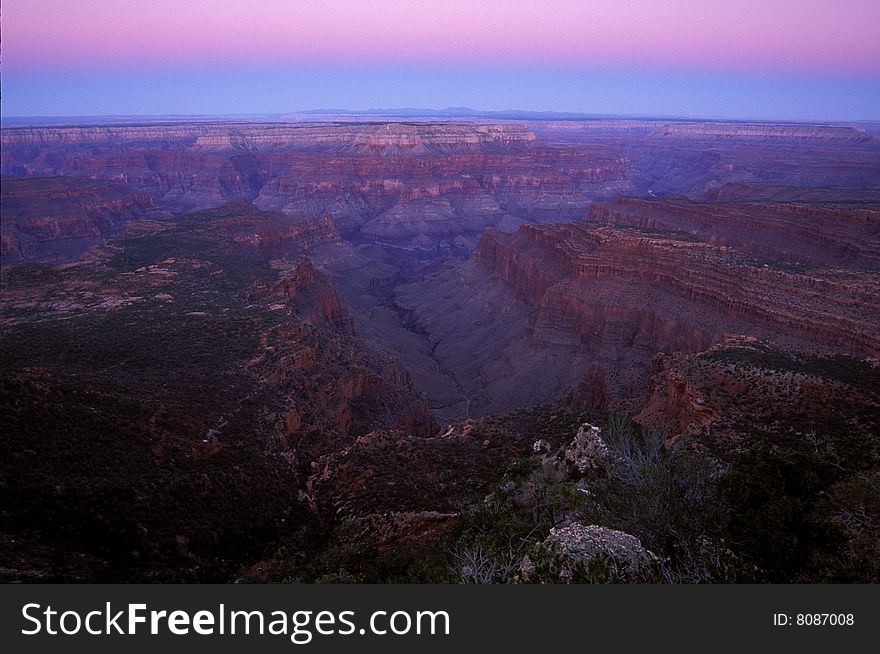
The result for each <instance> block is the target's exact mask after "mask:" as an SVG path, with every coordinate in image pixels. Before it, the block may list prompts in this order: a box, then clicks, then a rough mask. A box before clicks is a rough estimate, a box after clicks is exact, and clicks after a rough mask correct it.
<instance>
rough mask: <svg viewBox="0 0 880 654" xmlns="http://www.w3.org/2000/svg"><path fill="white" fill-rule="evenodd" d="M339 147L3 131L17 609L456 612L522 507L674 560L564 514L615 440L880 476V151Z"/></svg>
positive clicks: (392, 132)
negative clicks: (64, 586)
mask: <svg viewBox="0 0 880 654" xmlns="http://www.w3.org/2000/svg"><path fill="white" fill-rule="evenodd" d="M304 119H305V120H303V121H301V122H295V121H293V119H291V122H274V123H260V122H244V121H240V122H222V121H201V122H173V123H162V124H154V123H150V122H148V121H145V122H143V123H138V124H134V123H133V124H111V125H78V126H70V125H67V126H45V125H41V126H35V127H26V126H22V127H14V128H4V129H2V130H0V143H2V161H0V174H2V193H0V199H2V215H3V228H2V252H0V255H2V300H0V334H2V341H0V342H2V348H3V356H2V361H3V365H2V384H3V392H2V401H3V407H4V415H5V416H6V419H5V422H6V424H7V426H8V427H9V430H8V434H9V435H8V436H7V437H4V440H3V448H4V449H3V452H2V456H3V460H4V461H11V462H14V465H9V466H4V471H3V475H2V477H3V481H2V483H3V488H4V495H6V496H7V497H8V498H9V499H8V500H5V501H4V506H3V512H4V513H3V515H4V524H3V527H2V528H0V542H2V543H3V548H2V549H0V556H2V557H3V558H2V565H0V568H2V569H3V571H4V572H3V573H2V574H3V575H5V576H4V578H8V579H9V580H44V581H45V580H54V579H81V580H112V581H126V580H183V581H194V580H198V581H216V580H229V579H246V580H256V581H261V580H262V581H265V580H269V581H278V580H308V581H314V580H329V581H334V580H336V581H340V580H341V581H346V580H348V581H352V580H354V581H364V580H368V581H376V580H381V581H386V580H390V579H395V580H408V579H417V580H429V579H432V580H436V579H435V577H434V576H431V575H439V576H438V577H437V579H440V580H445V579H446V577H443V574H448V570H447V572H446V573H443V572H438V570H440V569H441V568H442V569H443V570H446V569H447V568H448V565H449V563H448V561H447V560H446V559H445V558H444V557H447V555H448V551H447V550H448V546H449V545H450V543H459V544H461V542H464V541H461V540H456V539H462V538H465V539H466V538H467V537H469V536H468V534H472V533H474V530H475V529H476V530H477V531H479V529H478V527H479V525H480V524H482V523H479V522H474V520H476V518H475V517H474V516H480V515H482V513H480V512H481V511H483V510H484V509H481V508H480V507H481V506H482V507H485V506H489V505H492V506H494V504H492V502H496V501H497V502H498V503H499V506H501V505H502V504H504V502H508V503H511V502H512V504H510V506H513V507H514V509H515V511H517V512H519V513H517V515H519V516H520V517H519V518H517V519H520V518H522V516H523V515H525V514H528V515H529V516H530V517H529V518H528V519H529V520H538V522H537V523H535V524H536V525H538V524H539V525H540V526H533V527H530V529H532V531H533V532H534V533H540V534H543V535H544V536H546V535H547V533H549V532H548V529H549V528H550V527H556V526H557V524H556V517H553V518H547V517H546V516H547V515H552V516H556V513H558V512H560V511H561V513H560V515H562V516H568V517H567V518H565V519H567V520H575V519H577V520H581V519H586V518H585V516H588V515H589V516H593V519H595V520H604V522H602V523H601V524H603V525H604V526H605V527H607V528H613V529H624V530H625V531H626V530H627V529H628V530H629V532H633V533H636V535H637V536H639V538H641V539H642V541H643V542H647V543H649V544H650V545H651V547H653V548H655V549H656V548H659V547H665V545H663V543H664V542H665V541H664V540H663V539H662V538H661V537H660V536H658V535H657V534H656V533H655V532H652V531H651V528H649V527H648V526H645V525H636V526H633V525H630V524H628V523H626V521H625V520H624V518H623V517H621V516H622V515H623V514H620V513H614V510H613V508H609V507H613V506H616V505H614V499H613V498H614V496H615V493H617V491H614V492H611V491H608V493H607V496H602V497H603V498H604V499H602V502H604V503H605V504H603V505H602V506H603V507H604V508H601V510H600V509H596V507H593V509H589V510H588V509H587V508H584V506H583V505H582V504H577V507H578V508H577V509H576V510H575V509H572V508H571V506H574V504H572V505H571V506H569V504H565V507H568V508H562V509H559V508H558V507H557V508H552V507H551V509H552V510H551V509H548V508H547V507H546V506H544V505H543V504H542V505H541V507H543V508H540V510H539V508H535V507H536V505H535V502H537V501H538V500H537V499H536V498H539V497H544V496H543V495H541V493H543V492H544V491H542V490H541V488H544V487H543V486H540V484H545V483H551V486H552V485H553V484H555V486H553V488H554V489H555V490H554V491H553V492H554V493H563V494H565V493H569V494H570V491H572V489H574V491H577V489H581V490H583V488H582V486H583V484H586V483H589V484H592V485H591V486H590V488H593V489H599V490H601V489H602V488H604V486H602V484H607V483H611V482H610V481H609V480H608V478H607V477H608V475H605V477H602V475H599V478H597V479H592V478H589V475H588V474H586V473H584V471H581V473H584V474H581V473H577V474H576V473H574V472H572V471H571V470H569V469H567V468H566V469H563V467H564V466H563V467H560V465H561V464H559V465H557V463H554V461H556V459H559V460H563V459H565V456H567V455H565V456H564V453H565V452H566V451H567V449H568V450H570V449H572V448H573V449H575V450H576V449H577V448H578V447H581V446H580V445H577V443H578V442H580V441H578V440H577V439H578V438H581V437H582V435H583V434H584V433H593V432H590V431H589V430H586V429H587V428H586V427H584V425H585V424H586V423H589V424H591V425H592V424H595V425H599V424H601V425H603V427H602V428H601V430H600V431H601V433H603V434H604V436H603V438H606V439H607V446H608V448H610V450H614V448H615V447H617V448H621V447H623V448H624V450H622V451H624V452H626V451H627V450H626V449H625V447H628V446H623V445H621V442H623V441H626V440H627V439H630V440H632V441H633V442H641V441H639V439H644V440H645V442H648V441H650V439H651V438H654V435H656V434H661V436H660V437H659V438H660V439H661V441H662V447H661V448H660V449H659V450H657V452H661V453H662V452H668V453H678V452H680V451H681V452H684V454H682V455H681V456H685V457H687V456H691V455H693V454H694V453H699V457H701V460H706V461H709V462H711V466H712V469H713V470H714V471H715V472H713V475H716V476H719V475H722V474H731V475H732V474H734V473H736V474H740V472H741V471H743V470H746V472H748V474H751V473H752V472H754V469H755V468H754V467H752V468H742V467H738V466H741V465H745V464H742V463H741V461H742V460H743V459H742V458H743V457H746V456H749V453H750V452H752V449H750V448H754V447H763V446H764V445H766V446H767V447H769V448H771V450H772V451H778V450H779V448H787V447H791V448H795V449H796V450H797V452H798V453H799V454H798V456H804V457H807V456H808V455H809V457H812V458H810V459H809V465H814V466H816V467H817V470H819V471H820V472H817V473H816V475H817V478H821V479H822V480H823V481H822V485H821V488H822V489H823V490H822V492H823V493H825V492H827V493H828V494H830V495H834V494H835V493H837V494H844V493H845V492H852V493H855V492H856V491H855V490H853V489H854V488H858V492H859V493H862V492H863V491H864V490H865V488H867V487H864V488H863V486H864V484H865V483H868V482H866V481H865V479H868V478H869V477H870V478H871V479H873V477H872V475H876V461H875V458H874V457H875V454H874V453H873V452H875V449H876V446H877V439H876V434H877V429H878V427H880V425H878V424H877V416H878V415H880V397H878V395H877V391H876V388H878V387H880V382H878V380H877V377H878V370H880V366H878V360H880V329H878V324H880V140H878V131H880V130H878V129H877V126H876V125H874V124H864V125H856V124H846V125H808V124H781V123H737V122H718V121H697V122H695V121H671V120H649V119H644V120H643V119H595V120H537V119H535V120H506V119H500V118H497V119H493V120H491V121H487V119H486V118H485V117H482V118H481V117H479V116H474V117H470V118H462V119H456V120H438V119H437V118H436V117H430V118H419V117H412V118H407V119H401V118H399V117H398V118H388V117H381V116H373V117H367V118H364V119H363V120H360V121H356V120H348V119H345V117H341V116H332V115H330V116H320V117H319V116H311V117H308V116H307V117H304ZM597 429H599V428H598V427H597ZM585 430H586V431H585ZM597 433H598V432H597ZM618 433H622V434H624V436H615V434H618ZM576 434H578V436H577V438H576ZM811 434H812V435H811ZM817 434H819V435H818V436H817ZM826 436H827V438H828V439H829V440H828V441H827V442H825V441H821V438H824V437H826ZM572 439H575V440H574V441H573V440H572ZM621 439H622V440H621ZM805 439H806V440H805ZM810 439H813V440H810ZM815 439H820V440H815ZM581 440H583V439H582V438H581ZM804 443H807V445H809V447H807V445H804ZM832 446H833V447H832ZM566 448H567V449H566ZM773 448H777V449H775V450H773ZM798 448H800V449H798ZM804 448H806V449H804ZM828 448H832V449H828ZM600 449H601V448H600ZM756 451H757V450H756ZM554 452H558V456H557V457H556V459H554V458H553V457H554V456H555V455H553V453H554ZM630 454H631V452H630ZM655 454H656V452H655ZM820 455H821V456H820ZM621 456H622V455H621ZM656 456H661V454H656ZM662 456H667V455H666V454H662ZM669 456H672V454H669ZM676 456H678V454H676ZM755 456H757V454H756V455H755ZM768 456H769V455H768ZM822 457H825V458H822ZM675 460H676V461H678V460H679V459H675ZM805 460H806V459H805ZM664 461H665V459H664ZM830 461H838V467H837V468H834V466H831V465H830V463H829V462H830ZM844 463H845V464H844ZM536 465H537V466H538V468H535V466H536ZM658 465H659V464H658ZM676 465H678V464H676ZM779 465H785V461H782V462H780V463H779ZM805 465H806V464H805ZM542 466H543V467H542ZM718 471H722V472H718ZM737 471H740V472H737ZM539 473H540V474H539ZM591 474H592V473H591ZM609 474H610V473H609ZM742 474H746V473H742ZM540 475H543V477H541V479H544V481H540V484H539V480H538V477H540ZM612 476H613V475H612ZM545 478H546V479H550V482H547V481H546V479H545ZM585 480H586V481H585ZM844 482H845V483H846V484H848V485H846V486H845V488H844V487H843V486H840V484H844ZM719 483H720V482H719ZM731 483H732V482H731ZM768 483H769V482H768ZM579 484H580V486H579ZM539 486H540V488H539ZM504 488H507V489H508V490H507V491H505V490H503V489H504ZM719 488H720V487H719ZM817 488H818V487H817ZM511 489H513V490H511ZM599 490H596V491H595V492H596V493H599ZM618 490H619V489H618ZM814 490H816V489H814ZM7 491H8V492H7ZM620 492H621V493H623V491H620ZM627 492H629V491H627ZM719 492H720V491H719ZM817 492H818V491H817ZM575 495H577V493H576V492H575ZM597 496H598V495H597ZM834 496H835V497H837V495H834ZM554 497H555V495H554ZM566 497H568V495H566ZM811 497H812V496H811ZM860 497H861V496H860ZM492 498H494V499H492ZM504 498H507V499H504ZM490 499H491V501H490ZM544 501H545V500H543V499H542V500H541V502H544ZM547 501H549V500H547ZM554 501H555V500H554ZM560 501H561V500H560ZM597 501H598V500H597ZM729 501H731V502H734V505H735V506H734V508H733V509H731V511H732V513H731V515H733V514H736V510H739V509H738V508H737V507H739V505H737V504H736V501H739V500H729ZM743 501H744V500H743ZM798 501H800V500H798ZM812 501H813V500H810V502H812ZM841 501H844V500H841ZM850 501H851V500H849V499H847V500H845V502H850ZM852 501H855V500H852ZM487 502H488V504H486V503H487ZM505 506H507V505H505ZM554 506H555V505H554ZM811 506H812V505H811ZM823 506H824V505H823ZM864 506H866V507H868V508H865V509H864V510H865V511H869V510H871V511H872V510H873V509H872V508H870V507H871V506H873V505H870V506H869V505H868V504H865V505H864ZM753 508H754V507H752V509H753ZM820 508H821V507H820ZM734 509H735V510H734ZM752 509H748V510H746V509H745V508H742V515H747V514H748V513H749V511H752ZM499 510H500V509H499ZM545 510H546V511H549V513H546V511H545ZM594 510H595V511H598V513H595V514H594V513H590V511H594ZM768 510H769V509H768ZM817 510H818V509H817ZM822 510H823V511H824V510H825V509H822ZM829 511H830V509H829ZM523 512H524V513H523ZM542 512H544V513H542ZM603 512H604V513H603ZM120 515H125V516H126V517H125V518H124V519H120V518H119V516H120ZM539 515H540V516H543V517H535V516H539ZM609 515H611V516H612V517H609ZM737 515H739V514H737ZM822 515H823V516H825V517H823V518H822V519H823V520H825V519H826V518H827V520H829V521H831V522H834V521H838V522H839V521H840V520H844V518H842V517H840V515H839V514H837V513H833V515H832V514H828V516H831V517H828V516H826V514H824V513H823V514H822ZM841 515H842V514H841ZM597 516H598V517H597ZM487 519H488V518H487ZM493 519H494V518H493ZM523 519H524V518H523ZM547 520H549V521H550V522H547ZM707 520H708V519H707ZM551 523H552V524H551ZM505 524H506V523H505ZM829 524H830V523H829ZM834 524H837V522H835V523H834ZM838 527H839V525H838ZM844 527H845V528H846V529H850V530H852V529H855V527H852V526H851V525H849V523H847V524H846V525H844ZM844 527H840V529H844ZM479 528H482V527H479ZM499 528H500V527H499ZM504 528H507V527H504ZM829 528H830V527H829ZM835 528H837V527H835ZM731 529H733V527H731ZM846 529H844V531H846ZM639 530H643V531H639ZM859 530H861V531H859ZM525 531H526V532H527V533H532V532H530V531H529V529H526V530H525ZM869 531H870V530H869ZM629 532H627V533H629ZM856 532H857V533H856ZM107 533H112V534H114V539H115V540H114V539H110V540H111V541H112V542H108V541H107V539H97V538H96V536H95V534H107ZM713 533H714V532H713ZM731 533H733V534H734V535H735V536H736V535H737V534H739V535H741V533H742V531H740V532H731ZM835 533H837V532H835ZM841 533H842V532H841ZM846 533H847V534H849V536H846V537H847V538H852V539H856V536H858V538H862V537H863V536H864V533H867V532H865V531H864V530H863V529H862V527H859V529H856V531H852V533H850V531H846ZM853 534H856V535H853ZM715 536H717V537H718V538H719V539H720V538H722V536H720V535H718V534H714V535H713V538H714V537H715ZM726 537H727V538H728V540H729V538H730V534H727V536H726ZM841 538H843V536H841ZM856 540H857V539H856ZM847 542H850V541H847ZM852 542H853V543H854V542H856V541H855V540H852ZM858 542H859V543H861V542H862V541H861V540H859V541H858ZM462 547H463V546H462ZM742 547H743V548H746V549H744V550H743V551H748V552H750V554H749V556H755V557H758V556H765V559H762V560H763V561H765V563H766V565H768V566H770V565H771V564H770V563H767V561H769V560H770V559H769V558H766V556H769V555H766V553H763V554H762V553H760V552H758V550H757V549H755V548H758V546H757V545H754V544H743V545H742ZM749 547H752V548H753V549H752V550H749V549H748V548H749ZM355 550H357V552H368V553H370V554H369V557H372V558H369V557H368V559H369V560H368V561H367V562H365V561H364V560H363V559H362V558H361V556H362V555H361V554H357V553H355ZM753 550H754V551H753ZM822 551H823V552H824V551H825V550H822ZM676 552H677V550H676ZM660 553H661V554H664V555H666V556H667V557H673V558H674V557H675V556H678V554H676V553H674V552H672V550H670V551H669V552H660ZM363 556H367V555H366V554H363ZM804 556H805V557H806V556H807V555H806V554H805V555H804ZM811 556H812V554H811ZM389 557H391V558H389ZM394 557H400V559H399V560H398V559H396V558H394ZM420 557H421V559H420ZM447 558H448V557H447ZM391 559H393V560H391ZM435 559H436V561H437V563H436V565H437V566H439V567H438V568H437V569H432V571H431V572H430V574H429V573H428V572H425V571H424V570H422V568H420V566H421V565H427V563H424V561H434V560H435ZM420 560H423V562H422V563H419V561H420ZM756 560H757V559H756ZM804 560H806V559H804ZM811 560H812V559H811ZM309 561H311V563H309ZM401 561H403V562H401ZM676 565H678V564H676ZM681 565H682V566H683V565H685V563H684V562H681ZM688 565H689V564H688ZM762 565H763V564H762ZM773 565H777V564H776V563H774V564H773ZM780 565H781V564H780ZM798 565H801V564H800V563H799V564H798ZM383 566H384V567H383ZM746 567H747V566H745V565H744V566H743V569H745V568H746ZM341 570H342V571H344V574H343V572H340V571H341ZM383 570H384V571H386V572H382V571H383ZM401 570H406V571H407V572H406V574H404V573H403V572H401ZM419 570H422V571H421V572H419ZM767 570H770V572H767V575H768V576H767V577H766V578H767V579H770V578H771V572H772V574H782V573H780V572H778V570H777V571H775V572H773V571H772V570H771V568H769V567H768V568H767ZM773 570H775V569H773ZM798 570H799V572H797V574H803V575H813V574H814V573H815V571H814V570H812V568H810V569H809V570H810V571H807V572H804V571H805V570H808V564H807V563H803V564H802V567H801V568H799V569H798ZM841 570H842V568H841ZM789 572H790V574H791V575H794V574H795V572H791V571H789ZM789 572H787V573H786V574H789ZM701 574H703V573H701ZM706 574H708V573H706ZM839 574H840V575H843V574H844V572H842V571H841V572H840V573H839ZM336 575H339V576H336ZM346 575H350V576H346ZM395 575H403V576H395ZM407 575H409V576H407ZM772 578H773V579H778V578H784V579H791V578H793V577H778V576H777V577H772ZM840 578H842V577H840Z"/></svg>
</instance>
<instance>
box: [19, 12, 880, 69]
mask: <svg viewBox="0 0 880 654" xmlns="http://www.w3.org/2000/svg"><path fill="white" fill-rule="evenodd" d="M2 18H3V25H2V28H3V35H2V36H3V67H4V69H6V70H7V71H13V72H16V73H20V72H27V71H42V72H47V71H58V70H65V69H67V70H79V71H87V70H99V69H119V68H130V67H135V68H155V67H160V68H171V69H186V68H194V67H195V68H198V67H216V66H228V65H234V66H243V67H253V66H266V67H273V66H297V67H305V66H319V65H325V66H353V67H358V66H385V65H388V64H401V65H438V66H482V67H507V68H522V67H547V66H550V67H566V68H570V67H575V68H579V67H608V66H617V67H638V68H657V69H667V70H669V69H671V70H714V71H743V72H751V73H765V72H766V73H798V74H802V73H807V74H811V73H812V74H820V75H832V76H833V75H862V76H864V75H868V76H871V77H874V76H877V75H878V74H880V38H878V26H880V0H837V1H836V2H835V1H823V2H820V1H817V0H776V1H774V0H645V1H633V0H629V1H628V0H601V1H593V2H590V1H586V0H556V1H550V0H543V1H524V0H429V1H427V2H422V1H419V0H378V1H376V0H373V1H366V0H363V1H357V0H289V1H283V0H210V1H206V2H201V1H193V0H149V1H147V0H100V1H99V0H79V1H77V2H72V1H69V0H4V1H3V17H2Z"/></svg>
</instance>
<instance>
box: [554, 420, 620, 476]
mask: <svg viewBox="0 0 880 654" xmlns="http://www.w3.org/2000/svg"><path fill="white" fill-rule="evenodd" d="M563 454H564V457H565V461H566V462H567V463H569V464H570V465H572V466H574V467H575V468H576V469H577V471H578V472H579V473H580V474H582V475H583V474H586V473H587V472H589V471H596V470H600V469H603V468H607V467H608V465H609V463H610V459H611V453H610V452H609V450H608V446H607V445H606V444H605V441H604V440H602V430H601V429H599V427H597V426H595V425H591V424H590V423H584V424H583V425H581V428H580V429H578V433H577V435H575V437H574V440H573V441H572V442H571V444H570V445H569V446H568V447H567V448H566V449H565V451H564V453H563Z"/></svg>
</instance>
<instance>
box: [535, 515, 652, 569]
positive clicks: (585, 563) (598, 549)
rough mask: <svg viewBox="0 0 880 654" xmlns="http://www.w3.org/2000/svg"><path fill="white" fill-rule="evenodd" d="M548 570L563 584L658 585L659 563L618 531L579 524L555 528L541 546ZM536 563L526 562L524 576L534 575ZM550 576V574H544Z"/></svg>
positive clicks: (631, 539) (632, 538) (635, 541)
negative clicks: (639, 583)
mask: <svg viewBox="0 0 880 654" xmlns="http://www.w3.org/2000/svg"><path fill="white" fill-rule="evenodd" d="M542 548H543V549H544V551H545V552H544V553H543V556H545V557H546V558H548V559H550V563H548V564H547V567H548V568H550V573H551V574H553V576H554V577H556V578H557V581H559V582H561V583H572V582H581V583H583V582H585V581H599V582H606V583H607V582H621V581H628V582H642V583H647V582H651V581H656V580H657V577H658V574H657V567H658V563H659V559H658V558H657V557H656V556H655V555H654V554H653V553H652V552H650V551H649V550H647V549H645V548H644V547H643V546H642V543H641V542H640V541H639V539H638V538H636V537H635V536H632V535H631V534H627V533H626V532H623V531H617V530H616V529H608V528H607V527H602V526H600V525H583V524H580V523H577V522H573V523H572V524H570V525H568V526H566V527H554V528H553V529H551V530H550V535H549V536H547V538H546V539H545V540H544V542H543V543H542ZM535 567H536V566H535V563H534V562H533V561H532V560H531V559H529V558H527V559H526V560H525V561H524V562H523V573H524V575H525V576H526V578H528V577H529V576H530V575H532V574H534V573H535ZM544 574H547V573H544Z"/></svg>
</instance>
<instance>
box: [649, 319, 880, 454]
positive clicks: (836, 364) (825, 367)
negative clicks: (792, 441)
mask: <svg viewBox="0 0 880 654" xmlns="http://www.w3.org/2000/svg"><path fill="white" fill-rule="evenodd" d="M647 374H648V375H649V376H650V378H651V389H650V392H649V394H648V396H647V398H646V401H645V403H644V405H643V406H642V407H641V410H640V411H639V412H638V413H637V414H636V420H638V421H639V422H641V423H643V424H646V425H657V426H663V427H666V428H668V429H669V431H670V433H672V434H681V433H690V434H697V435H699V436H700V437H701V438H702V439H703V440H705V441H709V442H712V443H715V444H718V443H728V444H729V443H730V442H731V441H734V442H735V441H737V440H739V439H741V438H744V437H745V438H746V439H748V438H750V436H749V435H747V434H746V435H744V434H743V429H742V425H743V424H744V423H746V424H750V425H753V427H752V429H753V430H768V431H770V432H771V433H772V432H776V431H777V430H782V432H783V433H788V432H790V431H791V430H793V429H794V430H802V431H803V432H804V433H808V432H811V431H816V430H817V429H820V427H819V425H823V424H825V425H829V424H830V425H834V426H833V427H830V428H832V429H833V428H836V425H837V424H838V423H839V421H840V420H841V416H846V420H847V424H848V425H849V426H850V427H851V428H853V429H862V430H865V431H866V432H867V433H871V432H875V431H876V430H877V429H878V427H880V424H878V416H880V394H878V392H877V390H876V389H877V388H878V384H880V366H878V365H877V363H876V361H872V360H863V359H859V358H857V357H849V356H840V355H837V356H816V355H813V354H810V353H809V352H791V351H785V350H782V349H780V348H778V347H775V346H774V345H772V344H771V343H768V342H766V341H762V340H760V339H757V338H755V337H753V336H745V335H734V336H728V337H725V338H724V339H723V340H722V341H721V342H720V343H718V344H716V345H714V346H712V347H711V348H709V349H708V350H706V351H705V352H702V353H699V354H696V355H689V354H683V353H675V354H668V355H666V354H661V355H658V356H657V357H655V359H654V360H653V361H652V362H651V365H650V366H649V367H648V371H647ZM828 428H829V427H826V429H828ZM848 428H849V427H848ZM820 430H821V429H820Z"/></svg>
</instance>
